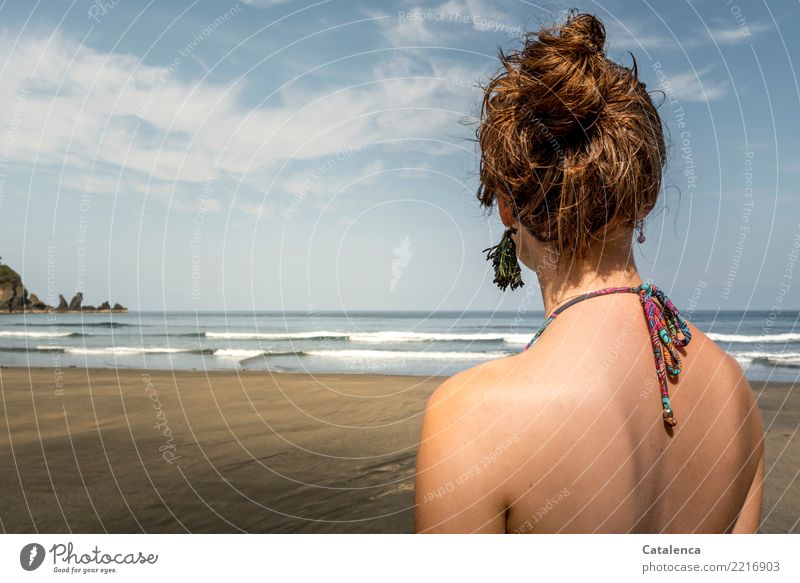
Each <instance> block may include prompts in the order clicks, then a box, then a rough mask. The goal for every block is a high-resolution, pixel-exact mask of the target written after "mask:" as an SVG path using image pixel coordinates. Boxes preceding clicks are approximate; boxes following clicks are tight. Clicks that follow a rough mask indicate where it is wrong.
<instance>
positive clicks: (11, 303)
mask: <svg viewBox="0 0 800 583" xmlns="http://www.w3.org/2000/svg"><path fill="white" fill-rule="evenodd" d="M27 303H28V291H27V290H26V289H25V286H24V285H22V278H21V277H20V276H19V274H18V273H17V272H16V271H14V270H13V269H11V268H10V267H9V266H8V265H0V309H3V310H8V311H14V312H16V311H21V310H23V309H24V307H25V306H26V305H27Z"/></svg>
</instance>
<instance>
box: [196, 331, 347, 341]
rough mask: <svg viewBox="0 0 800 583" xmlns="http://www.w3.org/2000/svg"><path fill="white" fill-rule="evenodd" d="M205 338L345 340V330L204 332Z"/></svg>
mask: <svg viewBox="0 0 800 583" xmlns="http://www.w3.org/2000/svg"><path fill="white" fill-rule="evenodd" d="M204 336H205V337H206V338H216V339H220V340H347V339H348V338H349V337H350V334H348V333H347V332H294V333H288V332H206V333H205V334H204Z"/></svg>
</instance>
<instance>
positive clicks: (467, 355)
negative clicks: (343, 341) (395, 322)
mask: <svg viewBox="0 0 800 583" xmlns="http://www.w3.org/2000/svg"><path fill="white" fill-rule="evenodd" d="M305 354H307V355H308V356H318V357H324V358H338V359H351V360H355V359H364V360H370V359H372V360H379V359H383V360H405V359H414V360H491V359H493V358H501V357H503V356H508V354H507V353H505V352H432V351H424V350H423V351H418V352H411V351H399V350H307V351H305Z"/></svg>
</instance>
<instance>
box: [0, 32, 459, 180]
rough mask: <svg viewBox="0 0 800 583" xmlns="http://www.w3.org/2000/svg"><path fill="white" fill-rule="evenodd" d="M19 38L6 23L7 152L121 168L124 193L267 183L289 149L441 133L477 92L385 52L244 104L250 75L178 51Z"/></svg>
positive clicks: (329, 148) (73, 170) (3, 120)
mask: <svg viewBox="0 0 800 583" xmlns="http://www.w3.org/2000/svg"><path fill="white" fill-rule="evenodd" d="M13 41H14V39H13V38H12V37H11V35H10V33H8V32H6V33H4V34H3V33H0V60H2V61H3V62H4V63H6V69H5V71H4V72H3V73H2V83H0V99H2V100H3V103H7V104H18V106H17V107H11V106H9V107H6V108H3V109H2V110H0V135H10V132H12V130H13V143H12V144H10V146H9V147H8V153H7V155H8V159H13V160H15V161H18V162H20V163H23V164H32V163H33V161H34V160H35V161H36V164H37V165H38V166H39V167H43V166H48V165H50V166H51V167H55V168H59V169H60V168H61V167H62V166H63V167H64V169H65V176H66V177H67V179H68V180H69V181H72V182H73V183H74V184H83V183H85V181H86V178H85V177H86V176H87V175H88V172H89V171H90V170H92V169H93V170H92V173H93V174H95V175H96V176H98V179H96V180H95V184H96V185H98V186H100V185H103V186H107V187H110V186H112V183H110V182H109V181H108V180H102V179H100V178H101V177H100V176H99V175H100V174H102V173H104V172H108V173H109V175H110V176H113V177H117V176H123V177H124V178H123V180H126V181H127V183H126V184H124V185H122V186H121V187H120V186H117V187H116V188H115V190H117V189H119V190H120V191H121V192H125V191H126V189H133V190H134V193H139V194H144V190H146V189H147V184H148V182H149V181H154V183H156V184H158V188H159V190H161V191H164V190H165V189H167V188H168V187H169V185H170V184H175V183H193V184H198V183H202V182H204V181H206V180H208V179H209V177H213V176H216V175H226V176H228V177H233V178H236V177H244V176H251V175H252V177H253V180H258V181H259V186H261V187H263V186H265V185H266V184H268V181H269V180H270V175H271V174H270V173H271V172H273V171H275V170H276V169H277V168H279V167H280V166H281V165H282V164H283V163H284V162H285V161H286V160H289V159H297V160H313V159H322V158H325V157H327V156H335V155H336V154H337V153H338V152H341V151H342V150H344V149H347V148H353V147H359V146H362V145H364V144H372V143H375V142H377V141H380V140H390V139H397V138H403V137H417V138H430V137H434V136H437V135H439V133H440V132H441V131H442V129H443V128H444V127H446V126H450V127H452V125H453V124H454V123H455V121H457V115H458V114H459V113H460V110H462V109H465V108H466V104H467V102H468V101H469V94H468V93H467V92H466V91H465V90H464V89H463V88H461V87H459V86H458V85H457V84H455V83H453V82H452V81H450V79H451V78H452V77H453V76H454V75H455V74H456V73H458V74H461V75H462V77H466V76H468V73H467V72H466V71H464V70H460V69H457V68H453V71H454V72H452V73H451V72H448V71H446V70H445V69H444V68H442V67H431V66H428V65H425V66H423V65H422V64H421V61H414V60H411V61H409V62H407V63H404V64H401V65H402V67H401V68H398V63H396V62H394V61H392V60H387V62H385V63H383V64H381V65H377V66H375V67H373V68H372V69H371V70H369V69H368V70H366V72H362V73H361V75H362V76H363V79H358V80H357V79H352V78H347V79H345V80H344V82H343V83H342V85H341V86H339V87H335V88H333V89H330V88H328V89H325V90H323V89H320V88H319V87H318V86H316V84H315V79H314V73H313V71H312V72H310V73H309V74H308V75H306V76H304V77H302V78H300V79H297V80H295V81H294V82H293V83H291V84H288V85H286V86H285V87H282V88H267V89H265V90H264V98H267V97H269V93H268V91H270V90H273V89H274V91H275V92H274V94H273V95H272V96H271V97H270V98H269V99H266V101H265V102H264V103H263V104H260V105H258V106H255V107H254V106H246V105H244V104H243V103H244V101H245V100H244V99H243V95H244V93H245V92H246V91H247V90H251V91H252V87H250V85H249V83H248V82H249V79H247V78H245V79H238V80H236V81H234V82H231V83H229V84H218V83H211V82H207V81H201V80H197V79H191V78H186V75H185V74H183V73H184V72H183V71H181V69H180V66H181V64H182V63H183V61H184V60H182V59H181V58H180V55H176V60H175V61H172V62H171V63H170V64H169V65H168V66H154V65H150V64H145V63H143V62H142V61H141V60H140V59H138V58H137V57H134V56H130V55H122V54H116V53H104V52H101V51H97V50H95V49H92V48H89V47H86V46H81V45H79V44H78V43H76V42H75V41H74V40H72V39H71V38H69V37H66V36H64V35H63V34H60V33H57V34H55V35H54V36H52V37H51V38H47V37H34V36H27V37H24V38H23V39H21V40H20V41H19V42H18V43H17V44H16V45H15V44H14V42H13ZM189 56H191V55H189ZM209 65H210V66H212V67H213V66H214V65H213V64H211V63H209ZM250 101H251V102H252V97H251V99H250ZM459 104H462V105H459ZM448 110H450V111H448ZM417 147H419V146H417ZM120 169H124V170H125V172H120ZM73 175H74V176H73ZM134 178H135V179H134Z"/></svg>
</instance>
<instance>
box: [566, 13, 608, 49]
mask: <svg viewBox="0 0 800 583" xmlns="http://www.w3.org/2000/svg"><path fill="white" fill-rule="evenodd" d="M559 36H560V39H561V40H562V41H564V42H567V43H569V44H570V46H571V47H572V48H573V49H574V50H576V51H580V49H581V47H583V48H584V49H585V51H586V52H592V53H603V48H604V46H605V43H606V29H605V27H604V26H603V23H602V22H600V21H599V20H598V19H597V18H596V17H594V16H592V15H591V14H577V15H574V16H573V13H572V12H571V13H570V18H569V20H568V21H567V23H566V24H565V25H564V26H563V27H562V28H561V30H560V34H559Z"/></svg>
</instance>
